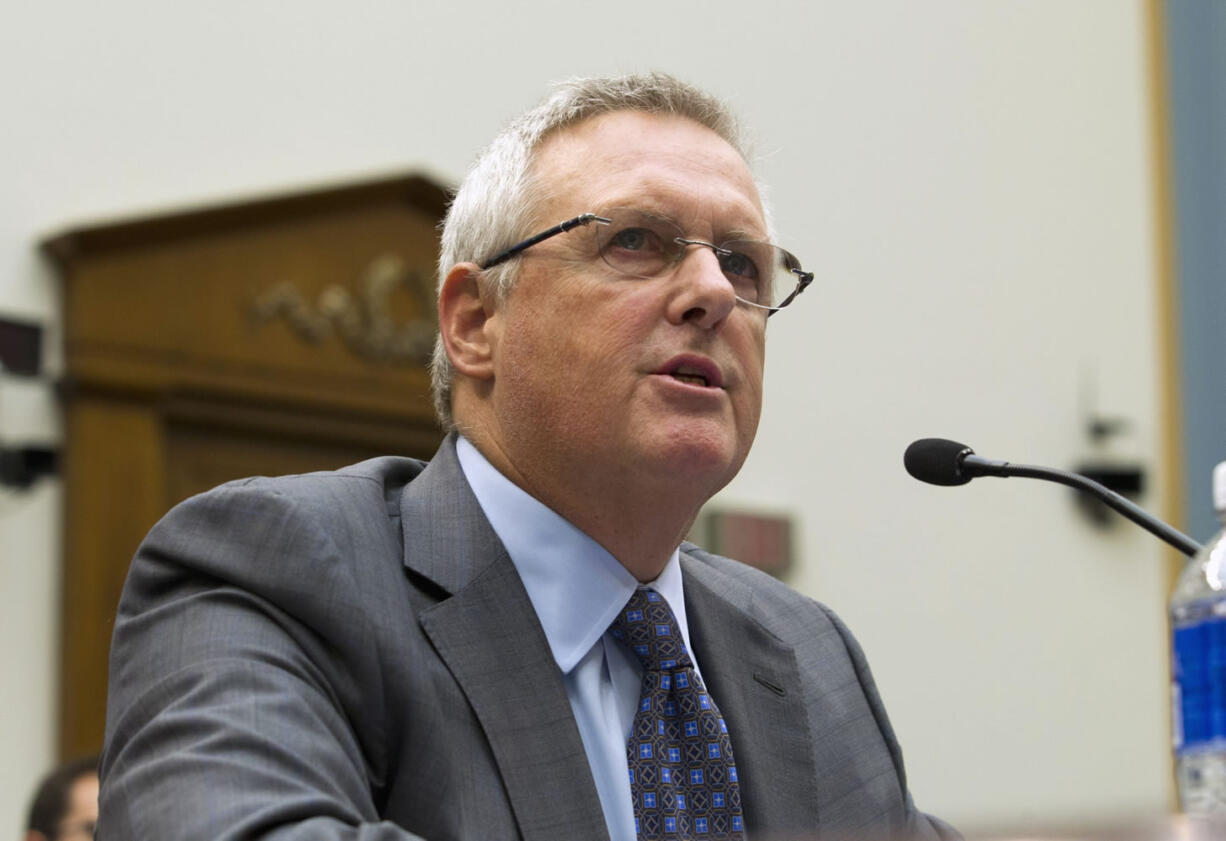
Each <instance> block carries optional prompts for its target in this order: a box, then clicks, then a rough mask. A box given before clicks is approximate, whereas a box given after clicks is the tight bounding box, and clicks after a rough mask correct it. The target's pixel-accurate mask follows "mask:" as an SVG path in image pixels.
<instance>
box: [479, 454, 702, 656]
mask: <svg viewBox="0 0 1226 841" xmlns="http://www.w3.org/2000/svg"><path fill="white" fill-rule="evenodd" d="M456 456H457V457H458V459H459V462H460V469H461V470H462V471H463V472H464V477H465V478H466V479H467V480H468V484H469V485H470V486H471V487H472V490H473V495H474V496H476V497H477V502H478V503H479V504H480V505H481V510H482V511H483V512H484V513H485V516H486V519H488V520H489V522H490V525H491V526H492V527H493V529H494V532H495V533H496V534H497V535H498V538H499V539H500V540H501V541H502V544H503V546H505V547H506V550H507V554H508V555H510V556H511V562H512V563H513V564H514V565H515V569H516V570H517V571H518V572H519V577H520V578H521V579H522V580H523V582H524V589H525V590H527V591H528V598H529V600H530V601H531V602H532V607H533V608H534V609H535V610H536V615H537V617H538V619H540V622H541V627H542V628H543V629H544V631H545V638H546V639H547V640H548V641H549V648H550V650H551V652H552V653H553V659H554V660H555V661H556V662H557V664H558V667H559V668H561V669H562V672H563V673H564V674H566V673H569V672H570V671H571V670H572V669H573V668H574V667H575V665H576V664H577V663H578V662H579V661H580V660H581V659H582V658H583V656H584V655H586V654H587V653H588V651H590V650H591V648H592V646H593V645H595V644H596V642H597V641H599V640H600V638H601V637H602V636H603V635H604V633H605V631H607V630H608V629H609V624H610V623H611V622H612V621H613V619H614V617H615V616H617V612H618V611H619V610H621V609H622V608H623V607H625V606H626V602H628V601H629V600H630V596H631V595H633V594H634V591H635V589H636V588H637V587H638V581H636V580H635V578H634V576H633V575H631V574H630V572H629V571H628V570H627V569H626V568H625V567H624V566H622V565H621V563H620V562H618V560H617V559H616V558H614V557H613V556H612V555H611V554H609V552H608V551H607V550H606V549H605V548H604V547H602V546H601V545H600V544H599V543H597V542H596V541H595V540H593V539H592V538H590V537H588V536H587V535H586V534H584V533H583V532H582V531H580V530H579V529H578V528H576V527H575V526H574V525H572V524H571V523H570V522H569V521H567V520H566V519H565V518H563V517H562V516H561V515H559V514H558V513H557V512H555V511H553V510H552V509H551V508H549V507H548V506H546V505H545V504H544V503H542V502H540V501H539V500H537V499H536V498H535V497H533V496H532V495H530V494H529V493H527V492H526V491H524V490H523V489H522V488H520V487H519V486H518V485H516V484H515V483H514V482H512V481H511V480H510V479H508V478H507V477H506V476H504V475H502V474H501V473H500V472H498V470H497V469H496V468H495V467H494V466H493V465H492V464H490V463H489V461H487V460H486V458H485V457H484V456H483V455H481V453H480V452H479V451H478V450H477V448H476V447H474V446H473V445H472V444H471V443H469V441H468V440H467V439H466V438H464V437H463V436H460V437H459V438H458V439H457V441H456ZM678 556H679V552H678V550H677V549H674V550H673V554H672V557H670V558H669V560H668V563H667V564H666V565H665V567H664V571H663V572H661V573H660V575H659V577H658V578H656V580H655V581H653V582H651V583H650V585H649V586H650V587H651V588H652V589H653V590H655V591H656V592H658V593H659V594H660V595H662V596H664V598H665V599H666V600H667V601H668V604H669V606H670V607H671V608H672V610H673V615H674V616H675V617H676V619H677V624H678V625H679V626H680V628H681V634H682V636H683V638H684V639H685V646H686V649H687V650H689V651H692V650H693V649H692V647H691V646H690V637H689V628H688V626H687V623H686V619H685V592H684V589H683V586H682V578H681V564H680V562H679V559H678Z"/></svg>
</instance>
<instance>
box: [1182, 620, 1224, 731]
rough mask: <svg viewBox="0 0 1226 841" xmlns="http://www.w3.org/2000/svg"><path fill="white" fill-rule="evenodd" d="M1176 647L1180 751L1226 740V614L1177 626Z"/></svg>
mask: <svg viewBox="0 0 1226 841" xmlns="http://www.w3.org/2000/svg"><path fill="white" fill-rule="evenodd" d="M1173 648H1174V651H1173V653H1172V657H1171V665H1172V670H1173V672H1174V674H1173V676H1172V677H1173V680H1174V693H1173V700H1174V702H1175V704H1176V708H1175V722H1176V726H1175V751H1176V753H1178V754H1181V755H1182V754H1183V753H1185V752H1187V751H1190V750H1195V749H1196V748H1198V747H1202V746H1204V745H1207V744H1211V743H1213V742H1219V743H1226V617H1223V616H1208V617H1206V618H1205V619H1203V620H1201V621H1198V622H1192V623H1189V624H1187V625H1182V626H1176V628H1175V634H1174V646H1173Z"/></svg>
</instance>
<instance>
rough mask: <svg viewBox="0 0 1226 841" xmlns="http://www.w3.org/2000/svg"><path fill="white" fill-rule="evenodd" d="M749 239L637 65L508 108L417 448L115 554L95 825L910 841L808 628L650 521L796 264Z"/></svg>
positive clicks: (716, 122)
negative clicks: (118, 575)
mask: <svg viewBox="0 0 1226 841" xmlns="http://www.w3.org/2000/svg"><path fill="white" fill-rule="evenodd" d="M558 222H562V224H555V223H558ZM769 239H770V231H769V228H768V225H767V222H766V214H765V211H764V209H763V207H762V203H761V199H760V197H759V193H758V190H757V187H756V185H755V182H754V180H753V177H752V175H751V174H750V171H749V168H748V165H747V163H746V155H745V153H744V152H743V151H742V147H741V146H740V142H739V139H738V137H737V134H736V128H735V123H734V121H733V120H732V118H731V117H730V116H729V114H728V113H727V111H726V110H725V109H724V107H723V106H722V105H720V104H719V103H718V102H716V101H715V100H713V99H711V98H710V97H708V96H707V95H705V94H703V93H701V92H699V91H697V90H695V89H693V88H690V87H688V86H686V85H683V84H681V83H679V82H677V81H675V80H673V79H671V78H669V77H666V76H660V75H650V76H637V77H627V78H621V79H608V80H579V81H575V82H572V83H568V84H566V85H563V86H561V87H560V88H559V89H558V90H557V91H556V92H555V93H554V95H553V96H552V97H551V98H549V99H548V100H546V101H545V102H544V103H543V104H542V105H541V106H539V107H537V108H536V109H534V110H532V111H530V112H528V113H527V114H526V115H524V116H523V117H521V118H520V119H519V120H517V121H516V122H515V123H514V124H512V125H511V126H510V127H509V128H508V129H507V130H506V131H505V132H504V133H503V134H502V135H501V136H500V137H499V138H498V139H496V140H495V141H494V143H493V144H492V145H491V147H490V148H489V149H487V150H486V152H485V153H484V154H483V156H482V157H481V159H480V160H479V161H478V162H477V164H476V165H475V166H474V168H473V170H472V171H471V172H470V173H469V175H468V177H467V178H466V180H465V182H464V184H463V185H462V186H461V188H460V190H459V192H458V194H457V196H456V198H455V201H454V204H453V206H452V208H451V210H450V211H449V214H448V218H447V221H446V224H445V227H444V234H443V252H442V256H441V259H440V291H439V304H438V312H439V325H440V335H439V341H438V346H437V348H436V354H435V364H434V369H433V374H434V387H435V393H436V405H437V407H438V409H439V414H440V418H441V420H442V421H443V424H444V427H445V428H447V429H448V430H449V431H450V434H449V435H448V437H447V439H446V440H445V441H444V443H443V445H442V447H441V448H440V450H439V452H438V453H437V455H436V456H435V458H434V459H433V460H432V461H431V462H430V463H429V464H428V465H423V464H421V463H419V462H415V461H410V460H407V459H400V458H383V459H375V460H373V461H370V462H365V463H363V464H361V465H356V466H354V467H352V468H347V469H345V470H342V471H338V472H335V473H327V474H314V475H310V476H300V477H286V478H282V479H273V480H268V479H253V480H246V481H244V482H239V483H231V484H229V485H226V486H223V487H222V488H219V489H216V490H214V491H212V492H210V493H208V494H205V495H203V496H201V497H197V498H194V499H192V500H189V501H187V502H186V503H184V504H183V505H181V506H180V507H179V508H177V509H176V510H175V511H173V512H172V513H171V514H169V515H168V516H167V518H166V519H165V520H163V522H162V523H161V524H159V525H158V527H157V528H155V529H154V531H153V532H152V533H151V534H150V535H149V537H148V538H147V539H146V541H145V543H144V544H143V545H142V547H141V549H140V551H139V553H138V554H137V557H136V559H135V561H134V563H133V567H132V571H131V574H130V577H129V580H128V584H127V587H126V590H125V594H124V597H123V600H122V602H121V604H120V608H119V617H118V621H117V625H116V631H115V640H114V648H113V654H112V663H111V697H110V701H109V704H108V711H107V718H108V721H107V747H106V751H105V753H104V758H103V791H102V817H101V824H100V831H101V837H103V838H113V839H120V838H124V839H139V838H157V839H167V838H208V839H222V838H240V837H241V838H253V837H275V838H278V839H280V838H287V839H288V838H361V839H366V840H367V841H373V839H407V838H423V839H435V840H437V839H513V838H523V839H557V841H574V840H575V839H597V838H606V837H607V838H612V839H616V841H632V839H635V838H648V837H653V838H654V837H660V838H688V837H703V838H707V837H711V838H727V839H738V838H744V837H745V836H746V835H748V836H750V837H755V838H757V837H764V836H767V835H776V836H777V835H783V834H789V835H794V836H798V837H799V836H806V837H807V836H811V835H813V834H820V835H821V836H822V837H836V836H856V837H862V836H863V837H885V836H887V835H891V836H892V835H896V834H906V835H914V836H920V837H936V836H937V835H939V834H940V832H942V831H943V829H942V828H941V827H942V826H943V825H940V824H939V823H936V822H933V821H932V820H930V819H929V818H927V817H926V816H924V815H922V814H920V813H918V812H917V811H916V810H915V808H914V807H913V806H912V803H911V800H910V796H909V794H908V792H907V788H906V783H905V778H904V774H903V768H902V760H901V756H900V752H899V749H898V746H897V744H896V742H895V740H894V736H893V734H892V732H891V730H890V727H889V724H888V722H887V720H886V717H885V713H884V710H883V708H882V706H881V702H880V700H879V698H878V696H877V693H876V690H875V688H874V686H873V683H872V679H871V677H870V676H869V673H868V669H867V665H866V663H865V661H864V658H863V655H862V654H861V653H860V651H859V649H858V647H857V646H856V644H855V643H854V641H853V640H852V639H851V637H850V635H849V634H848V633H847V631H846V630H845V629H844V628H843V626H842V625H841V624H840V623H839V622H838V621H837V619H835V618H834V617H833V616H832V615H831V614H830V613H829V612H828V611H826V610H825V609H824V608H822V607H821V606H819V605H817V604H815V603H813V602H812V601H810V600H808V599H805V598H803V597H801V596H799V595H797V594H795V593H793V592H792V591H790V590H788V589H787V588H786V587H784V586H783V585H781V584H779V583H778V582H775V581H773V580H772V579H769V578H768V577H766V576H764V575H761V574H759V573H756V572H755V571H753V570H750V569H748V568H746V567H743V566H741V565H739V564H736V563H735V562H732V561H728V560H726V559H722V558H717V557H714V556H711V555H708V554H706V553H704V552H702V551H701V550H698V549H697V548H695V547H691V546H689V545H688V544H685V545H683V544H682V537H683V535H685V533H686V531H687V530H688V528H689V527H690V525H691V523H692V522H693V520H694V517H695V515H696V513H697V512H698V509H699V507H700V506H701V505H702V504H703V503H704V502H705V501H706V500H707V499H708V498H709V497H710V496H711V495H712V494H714V493H715V492H716V491H717V490H718V489H719V488H721V487H723V486H724V485H725V484H726V483H727V482H728V481H729V480H730V479H731V478H732V477H733V476H734V475H735V474H736V472H737V470H738V469H739V468H740V466H741V464H742V463H743V461H744V459H745V456H746V454H747V453H748V451H749V447H750V444H751V442H752V441H753V437H754V433H755V430H756V428H757V424H758V416H759V411H760V408H761V400H762V370H763V357H764V350H765V333H766V319H767V316H768V315H769V314H770V313H772V312H774V311H776V310H777V309H779V308H782V307H783V306H784V305H786V304H788V303H790V302H791V301H792V300H793V299H794V298H795V296H796V295H797V294H799V292H800V291H803V288H804V286H805V285H806V284H807V283H808V282H809V281H810V280H811V279H812V276H811V275H808V274H806V273H804V272H803V271H802V270H801V269H800V267H799V263H798V261H797V260H796V259H795V258H794V257H792V256H791V255H790V254H788V253H787V252H784V251H782V250H781V249H777V248H775V247H774V246H771V245H770V244H769V242H768V241H769ZM643 585H647V586H643Z"/></svg>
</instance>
